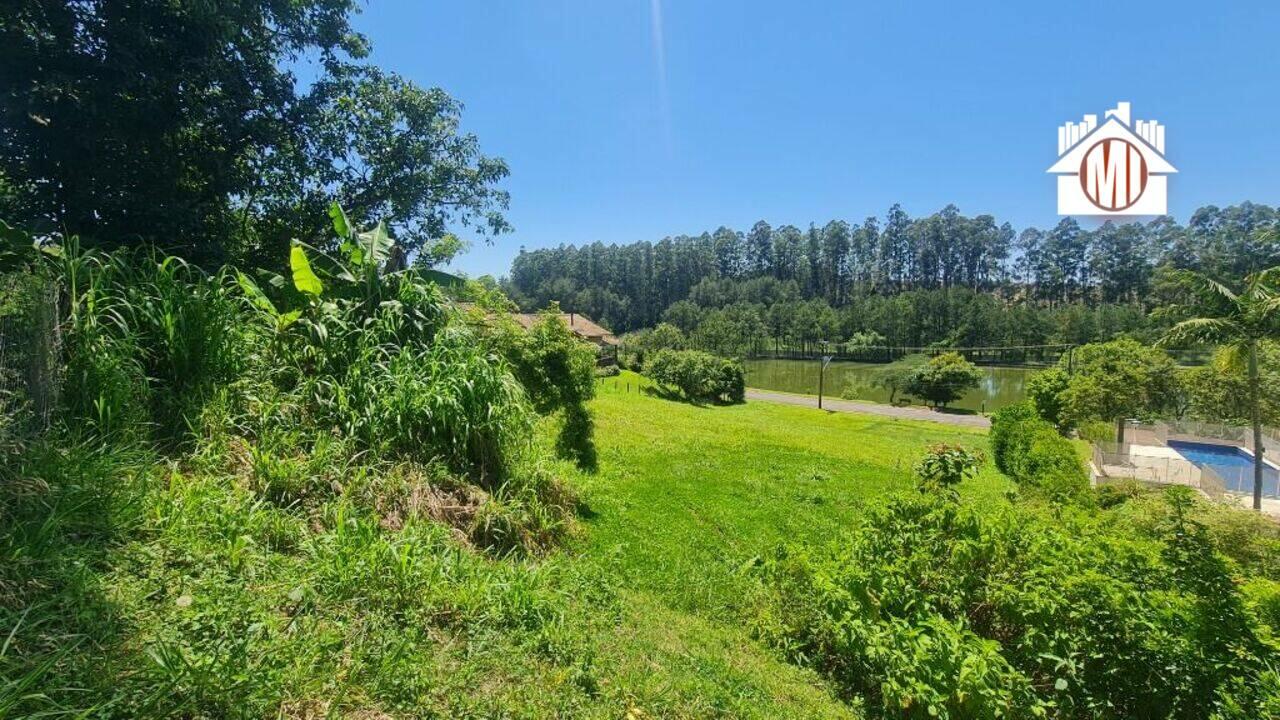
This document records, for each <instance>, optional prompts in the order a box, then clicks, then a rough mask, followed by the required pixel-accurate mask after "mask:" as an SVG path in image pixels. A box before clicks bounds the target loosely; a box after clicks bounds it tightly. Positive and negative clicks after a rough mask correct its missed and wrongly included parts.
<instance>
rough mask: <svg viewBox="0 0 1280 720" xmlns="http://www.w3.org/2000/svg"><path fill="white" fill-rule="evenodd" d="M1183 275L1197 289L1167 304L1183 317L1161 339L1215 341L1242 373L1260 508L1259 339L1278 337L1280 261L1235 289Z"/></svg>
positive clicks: (1226, 362)
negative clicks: (1188, 299) (1190, 298)
mask: <svg viewBox="0 0 1280 720" xmlns="http://www.w3.org/2000/svg"><path fill="white" fill-rule="evenodd" d="M1187 277H1188V278H1189V279H1190V280H1191V281H1192V282H1191V285H1192V287H1193V288H1194V289H1195V290H1196V298H1195V302H1193V303H1191V304H1187V305H1183V306H1180V307H1179V306H1175V307H1172V308H1170V309H1169V310H1168V313H1169V314H1171V315H1173V316H1175V317H1176V316H1184V317H1183V319H1182V320H1180V321H1179V322H1178V323H1177V324H1176V325H1174V326H1173V327H1172V328H1170V329H1169V331H1168V333H1166V335H1165V337H1164V338H1163V342H1164V343H1166V344H1180V343H1186V342H1203V343H1214V344H1217V345H1219V346H1220V348H1221V353H1222V354H1221V359H1222V361H1223V365H1224V366H1225V367H1227V368H1230V369H1232V370H1235V371H1237V372H1243V373H1244V374H1245V376H1246V378H1247V382H1248V387H1249V397H1248V403H1249V419H1250V423H1251V424H1252V425H1253V447H1254V455H1253V459H1254V460H1253V462H1254V469H1253V480H1254V486H1253V508H1254V509H1255V510H1261V509H1262V478H1263V469H1264V460H1263V453H1264V447H1263V444H1262V422H1263V414H1264V391H1263V388H1262V378H1261V371H1260V369H1259V356H1260V355H1261V353H1262V345H1263V343H1265V342H1266V341H1268V340H1274V339H1277V338H1280V287H1277V280H1280V267H1275V268H1271V269H1270V270H1263V271H1261V272H1258V273H1254V274H1251V275H1249V276H1247V277H1245V278H1244V282H1243V283H1242V284H1243V290H1241V291H1240V292H1239V293H1237V292H1235V291H1233V290H1231V289H1230V288H1228V287H1227V286H1226V285H1223V284H1222V283H1219V282H1216V281H1214V280H1211V279H1209V278H1208V277H1205V276H1203V275H1188V276H1187Z"/></svg>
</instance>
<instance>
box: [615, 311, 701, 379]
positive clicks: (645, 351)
mask: <svg viewBox="0 0 1280 720" xmlns="http://www.w3.org/2000/svg"><path fill="white" fill-rule="evenodd" d="M688 342H689V341H688V339H687V338H686V337H685V335H684V333H683V332H681V331H680V328H678V327H676V326H675V325H672V324H670V323H665V322H664V323H658V325H657V326H655V327H653V328H645V329H643V330H637V331H636V332H633V333H627V334H626V335H625V336H623V338H622V360H623V364H624V365H626V366H627V367H628V368H629V369H631V370H636V371H641V370H643V369H644V362H645V358H646V357H648V356H650V355H652V354H654V353H656V352H658V351H660V350H684V349H685V348H686V346H687V345H688Z"/></svg>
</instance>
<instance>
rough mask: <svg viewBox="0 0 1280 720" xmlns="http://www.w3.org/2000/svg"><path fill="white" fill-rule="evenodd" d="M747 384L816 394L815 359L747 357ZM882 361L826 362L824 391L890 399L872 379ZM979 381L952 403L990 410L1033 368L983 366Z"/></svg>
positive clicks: (1022, 385)
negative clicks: (849, 389)
mask: <svg viewBox="0 0 1280 720" xmlns="http://www.w3.org/2000/svg"><path fill="white" fill-rule="evenodd" d="M745 365H746V368H747V385H748V386H750V387H754V388H760V389H762V390H782V391H785V392H794V393H805V394H808V395H816V394H817V392H818V370H819V367H820V366H821V363H820V362H819V361H817V360H747V361H746V362H745ZM884 367H885V366H884V365H877V364H874V363H856V362H833V363H831V364H830V365H828V366H827V375H826V380H825V387H824V390H823V392H824V393H825V394H826V395H828V396H830V397H839V396H840V395H841V393H842V392H843V391H844V389H845V388H853V392H852V395H853V397H855V398H857V399H859V400H870V401H872V402H882V403H887V402H889V391H888V390H885V389H884V388H879V387H875V386H874V385H872V381H873V379H874V378H875V373H876V371H877V370H879V369H881V368H884ZM981 370H982V372H983V378H982V382H981V384H979V386H978V387H977V388H975V389H974V390H971V391H970V392H968V393H967V394H965V396H964V397H963V398H961V399H960V400H957V401H956V402H954V403H952V404H951V407H954V408H959V409H963V410H976V411H982V410H984V409H985V410H986V412H992V411H993V410H999V409H1000V408H1002V407H1004V406H1005V405H1009V404H1012V403H1015V402H1018V401H1020V400H1022V399H1023V398H1025V397H1026V383H1027V378H1029V377H1031V376H1032V375H1033V374H1035V372H1036V371H1035V370H1034V369H1030V368H1012V367H982V368H981ZM901 400H902V398H901V396H899V398H898V401H899V402H901Z"/></svg>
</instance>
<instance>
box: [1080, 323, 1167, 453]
mask: <svg viewBox="0 0 1280 720" xmlns="http://www.w3.org/2000/svg"><path fill="white" fill-rule="evenodd" d="M1176 382H1177V368H1176V367H1175V366H1174V364H1173V360H1171V359H1170V358H1169V356H1168V355H1167V354H1165V352H1164V351H1163V350H1160V349H1158V348H1154V347H1150V346H1147V345H1143V344H1142V343H1140V342H1138V341H1136V340H1132V339H1129V338H1125V339H1121V340H1113V341H1111V342H1107V343H1092V344H1089V345H1083V346H1081V347H1078V348H1076V349H1075V356H1074V359H1073V374H1072V375H1071V379H1070V381H1069V382H1068V384H1067V387H1066V389H1065V390H1064V391H1063V392H1062V393H1061V394H1060V395H1059V397H1060V398H1061V402H1062V406H1063V412H1062V414H1061V419H1062V420H1065V421H1067V422H1070V423H1077V424H1078V423H1080V422H1083V421H1085V420H1088V419H1090V418H1101V419H1104V420H1113V421H1114V422H1115V423H1116V442H1118V443H1123V442H1124V423H1125V419H1126V418H1130V417H1134V416H1136V415H1144V414H1147V413H1151V412H1156V411H1159V410H1160V409H1161V408H1162V407H1163V405H1164V403H1166V402H1167V400H1168V398H1169V396H1170V395H1171V394H1172V392H1173V391H1174V390H1175V389H1176Z"/></svg>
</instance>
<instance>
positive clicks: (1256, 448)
mask: <svg viewBox="0 0 1280 720" xmlns="http://www.w3.org/2000/svg"><path fill="white" fill-rule="evenodd" d="M1259 392H1260V390H1259V388H1258V344H1257V343H1256V342H1253V343H1250V344H1249V405H1250V408H1249V410H1250V413H1251V415H1252V420H1253V509H1254V510H1261V509H1262V469H1263V460H1262V452H1263V448H1262V408H1261V402H1260V398H1259V397H1258V395H1259Z"/></svg>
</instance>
